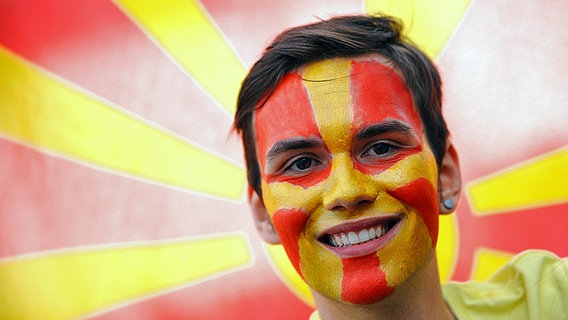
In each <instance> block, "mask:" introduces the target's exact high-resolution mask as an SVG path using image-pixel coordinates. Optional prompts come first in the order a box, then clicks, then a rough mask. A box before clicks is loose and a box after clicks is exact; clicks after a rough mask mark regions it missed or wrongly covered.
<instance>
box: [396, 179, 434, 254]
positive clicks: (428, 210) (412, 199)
mask: <svg viewBox="0 0 568 320" xmlns="http://www.w3.org/2000/svg"><path fill="white" fill-rule="evenodd" d="M388 193H389V194H390V195H391V196H393V197H394V198H397V199H399V200H400V201H401V202H403V203H406V204H408V205H409V206H411V207H412V208H414V209H415V210H416V211H417V212H418V214H419V215H420V216H421V217H422V220H423V221H424V224H425V225H426V228H427V229H428V232H429V233H430V237H431V238H432V247H435V246H436V241H437V239H438V214H439V212H438V195H437V193H436V190H435V189H434V186H432V184H431V183H430V181H428V179H426V178H418V179H416V180H413V181H411V182H409V183H408V184H406V185H404V186H402V187H399V188H396V189H394V190H391V191H388Z"/></svg>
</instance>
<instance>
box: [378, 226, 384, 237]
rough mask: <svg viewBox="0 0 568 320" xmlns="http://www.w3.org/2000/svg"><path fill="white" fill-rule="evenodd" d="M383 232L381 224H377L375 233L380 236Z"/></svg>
mask: <svg viewBox="0 0 568 320" xmlns="http://www.w3.org/2000/svg"><path fill="white" fill-rule="evenodd" d="M383 232H384V228H383V226H378V227H377V230H376V233H377V235H378V236H379V237H381V236H382V235H383V234H384V233H383Z"/></svg>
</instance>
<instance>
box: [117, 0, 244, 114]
mask: <svg viewBox="0 0 568 320" xmlns="http://www.w3.org/2000/svg"><path fill="white" fill-rule="evenodd" d="M115 3H116V4H117V5H118V6H119V7H120V8H122V10H123V11H124V12H126V13H127V14H128V15H129V16H130V17H132V19H133V20H134V21H135V22H137V23H138V24H139V25H140V26H141V27H142V28H143V29H144V30H147V32H148V33H149V34H150V35H151V36H152V37H153V38H154V39H155V40H156V41H157V42H158V43H159V44H160V45H161V46H162V47H163V48H164V49H165V50H166V51H167V52H168V53H169V54H170V55H171V56H172V57H173V58H174V59H175V60H176V61H177V62H179V63H180V64H181V65H182V66H183V67H184V68H185V69H186V70H187V71H189V73H190V74H191V76H192V77H193V79H194V80H195V81H196V82H197V83H199V84H200V85H201V86H202V87H203V88H204V89H205V91H207V93H209V94H210V95H211V96H212V97H213V98H214V99H215V100H216V101H217V102H218V103H219V104H220V105H221V106H223V107H224V108H225V109H226V110H227V111H228V112H229V113H230V114H233V112H234V111H235V103H236V97H237V94H238V90H239V86H240V83H241V81H242V79H243V77H244V76H245V72H246V70H245V68H244V66H243V64H242V62H241V61H240V60H239V58H238V56H237V55H236V54H235V53H234V52H233V49H232V48H231V46H230V45H229V44H227V41H226V40H225V39H224V38H223V36H222V35H221V33H220V32H219V31H218V30H217V28H216V27H215V25H214V23H213V22H212V21H211V20H210V19H209V17H208V15H207V13H206V12H205V10H204V9H203V8H201V7H200V5H199V3H198V1H196V0H167V1H138V0H116V1H115Z"/></svg>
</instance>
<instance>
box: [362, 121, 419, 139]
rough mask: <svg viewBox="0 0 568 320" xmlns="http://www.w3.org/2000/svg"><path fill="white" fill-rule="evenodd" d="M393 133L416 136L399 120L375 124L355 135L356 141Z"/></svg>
mask: <svg viewBox="0 0 568 320" xmlns="http://www.w3.org/2000/svg"><path fill="white" fill-rule="evenodd" d="M391 132H395V133H399V134H402V135H404V136H409V137H410V136H415V134H414V130H412V128H411V127H410V126H408V125H406V124H404V123H402V122H400V121H398V120H388V121H385V122H383V123H379V124H374V125H370V126H368V127H365V128H363V129H362V130H360V131H359V132H358V133H357V134H356V135H355V139H359V140H363V139H368V138H372V137H374V136H377V135H381V134H385V133H391Z"/></svg>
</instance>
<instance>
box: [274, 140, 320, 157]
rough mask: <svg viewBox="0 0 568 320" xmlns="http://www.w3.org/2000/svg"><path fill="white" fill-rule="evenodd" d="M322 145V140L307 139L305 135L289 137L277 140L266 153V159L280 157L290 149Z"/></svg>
mask: <svg viewBox="0 0 568 320" xmlns="http://www.w3.org/2000/svg"><path fill="white" fill-rule="evenodd" d="M321 146H323V141H320V140H315V139H306V138H303V137H295V138H289V139H285V140H282V141H278V142H276V143H275V144H274V145H273V146H272V147H271V148H270V150H268V153H267V154H266V159H267V160H269V159H274V158H276V157H278V155H280V154H282V153H284V152H287V151H290V150H297V149H307V148H316V147H321Z"/></svg>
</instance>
